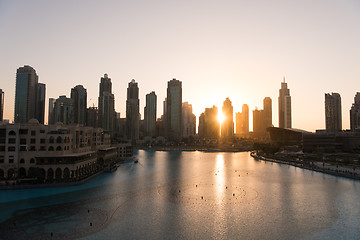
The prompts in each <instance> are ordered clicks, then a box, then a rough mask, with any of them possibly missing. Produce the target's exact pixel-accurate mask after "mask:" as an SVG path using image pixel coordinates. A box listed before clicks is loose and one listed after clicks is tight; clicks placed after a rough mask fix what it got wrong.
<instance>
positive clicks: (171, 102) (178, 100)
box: [166, 78, 182, 140]
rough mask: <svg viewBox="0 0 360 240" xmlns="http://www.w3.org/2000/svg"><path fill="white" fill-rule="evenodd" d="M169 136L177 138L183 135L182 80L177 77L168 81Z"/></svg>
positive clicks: (167, 126)
mask: <svg viewBox="0 0 360 240" xmlns="http://www.w3.org/2000/svg"><path fill="white" fill-rule="evenodd" d="M166 108H167V110H166V121H167V124H166V128H167V137H168V138H169V139H170V140H176V139H179V138H180V137H181V120H182V82H181V81H179V80H176V79H175V78H174V79H172V80H170V81H168V87H167V104H166Z"/></svg>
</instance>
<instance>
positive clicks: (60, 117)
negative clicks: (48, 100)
mask: <svg viewBox="0 0 360 240" xmlns="http://www.w3.org/2000/svg"><path fill="white" fill-rule="evenodd" d="M52 118H53V119H54V123H57V122H61V123H63V124H65V125H69V124H73V123H74V102H73V99H71V98H67V97H66V96H60V97H59V98H58V99H56V101H55V103H54V110H53V117H52Z"/></svg>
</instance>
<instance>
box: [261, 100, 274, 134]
mask: <svg viewBox="0 0 360 240" xmlns="http://www.w3.org/2000/svg"><path fill="white" fill-rule="evenodd" d="M263 105H264V125H265V128H268V127H272V101H271V98H269V97H266V98H264V101H263Z"/></svg>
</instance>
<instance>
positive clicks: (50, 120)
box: [48, 98, 55, 125]
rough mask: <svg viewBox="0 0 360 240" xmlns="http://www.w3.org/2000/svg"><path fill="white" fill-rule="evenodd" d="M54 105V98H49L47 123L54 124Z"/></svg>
mask: <svg viewBox="0 0 360 240" xmlns="http://www.w3.org/2000/svg"><path fill="white" fill-rule="evenodd" d="M54 107H55V99H54V98H49V111H48V124H49V125H51V124H55V116H54V114H55V113H54Z"/></svg>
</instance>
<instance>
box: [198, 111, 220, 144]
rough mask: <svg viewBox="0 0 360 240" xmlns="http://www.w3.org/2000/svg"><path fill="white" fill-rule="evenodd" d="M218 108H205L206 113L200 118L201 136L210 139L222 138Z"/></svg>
mask: <svg viewBox="0 0 360 240" xmlns="http://www.w3.org/2000/svg"><path fill="white" fill-rule="evenodd" d="M217 117H218V108H217V107H216V106H213V107H212V108H205V112H204V113H202V114H201V115H200V117H199V136H200V137H202V138H208V139H217V138H219V137H220V123H219V121H218V119H217Z"/></svg>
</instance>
